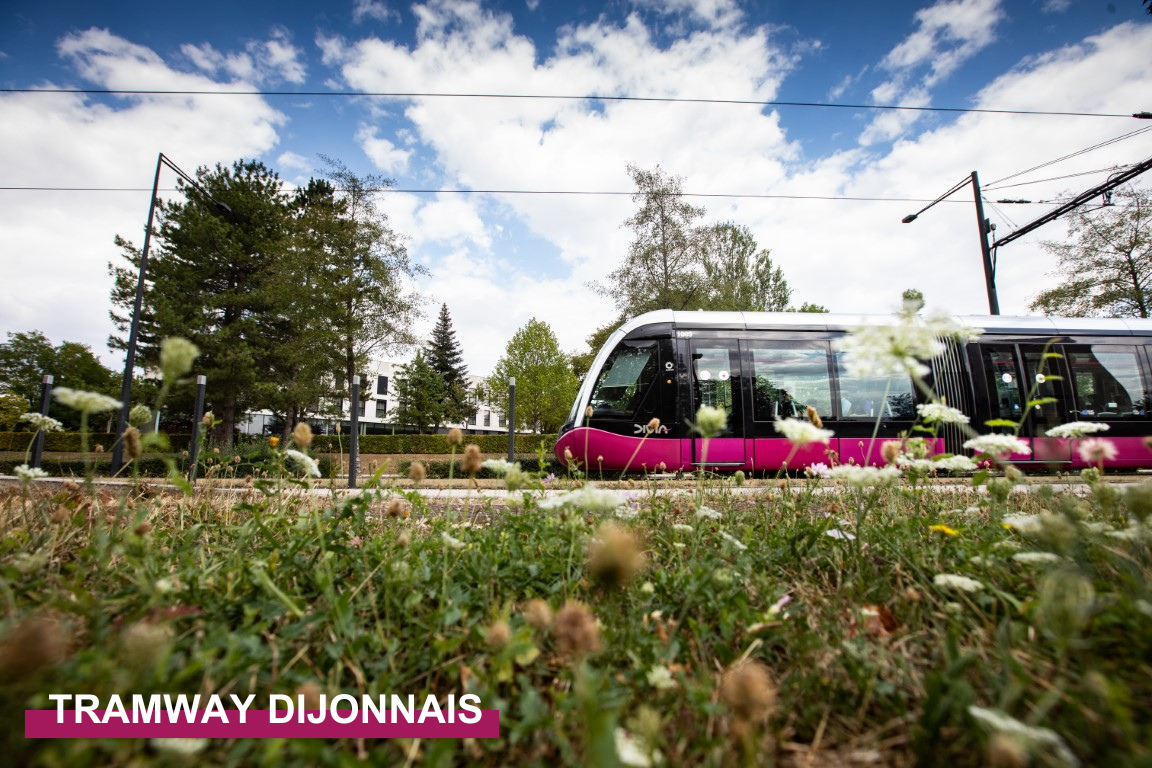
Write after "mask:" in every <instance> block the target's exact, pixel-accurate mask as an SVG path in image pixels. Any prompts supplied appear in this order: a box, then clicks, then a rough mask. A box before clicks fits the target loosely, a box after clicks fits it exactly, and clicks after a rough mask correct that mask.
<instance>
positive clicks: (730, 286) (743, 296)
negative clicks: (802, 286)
mask: <svg viewBox="0 0 1152 768" xmlns="http://www.w3.org/2000/svg"><path fill="white" fill-rule="evenodd" d="M698 237H699V243H700V260H701V265H702V266H703V268H704V296H703V298H702V300H700V301H699V303H698V306H699V308H701V309H710V310H717V311H722V310H732V311H737V312H742V311H757V312H783V311H784V309H785V307H787V306H788V300H789V299H790V298H791V297H792V289H791V288H789V287H788V281H787V280H785V279H784V273H783V271H782V270H781V269H780V267H778V266H775V267H774V266H773V264H772V259H771V257H770V256H769V252H768V249H767V248H762V249H760V250H757V244H756V238H754V237H753V236H752V232H751V230H749V229H748V227H746V226H741V225H737V224H734V223H732V222H725V223H723V224H715V225H713V226H710V227H704V228H703V229H701V230H700V231H699V233H698ZM689 308H695V307H689Z"/></svg>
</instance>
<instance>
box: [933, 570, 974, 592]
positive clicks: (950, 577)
mask: <svg viewBox="0 0 1152 768" xmlns="http://www.w3.org/2000/svg"><path fill="white" fill-rule="evenodd" d="M932 583H933V584H935V585H936V586H937V587H940V588H941V589H954V590H959V591H960V592H979V591H980V590H982V589H984V584H983V583H982V582H979V581H977V580H976V579H970V578H968V577H967V576H960V575H958V574H955V573H938V574H936V577H935V578H934V579H932Z"/></svg>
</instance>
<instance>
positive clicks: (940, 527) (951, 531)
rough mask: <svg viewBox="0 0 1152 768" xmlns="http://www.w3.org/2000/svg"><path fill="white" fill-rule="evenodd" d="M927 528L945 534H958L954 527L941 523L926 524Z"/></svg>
mask: <svg viewBox="0 0 1152 768" xmlns="http://www.w3.org/2000/svg"><path fill="white" fill-rule="evenodd" d="M928 530H930V531H935V532H936V533H943V534H944V535H945V536H959V535H960V532H959V531H957V530H956V529H955V528H949V527H948V526H946V525H944V524H943V523H937V524H936V525H930V526H928Z"/></svg>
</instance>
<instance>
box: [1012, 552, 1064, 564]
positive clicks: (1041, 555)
mask: <svg viewBox="0 0 1152 768" xmlns="http://www.w3.org/2000/svg"><path fill="white" fill-rule="evenodd" d="M1012 559H1013V560H1015V561H1016V562H1018V563H1024V564H1025V565H1054V564H1055V563H1062V562H1064V558H1063V557H1061V556H1060V555H1057V554H1054V553H1052V552H1017V553H1016V554H1014V555H1012Z"/></svg>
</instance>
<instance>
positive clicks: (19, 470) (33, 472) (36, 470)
mask: <svg viewBox="0 0 1152 768" xmlns="http://www.w3.org/2000/svg"><path fill="white" fill-rule="evenodd" d="M12 474H14V475H16V478H17V479H18V480H19V481H20V482H22V483H24V485H28V484H29V483H31V482H32V481H33V480H39V479H40V478H42V477H48V473H47V472H45V471H44V470H42V469H40V467H30V466H28V465H27V464H21V465H19V466H17V467H13V468H12Z"/></svg>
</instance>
